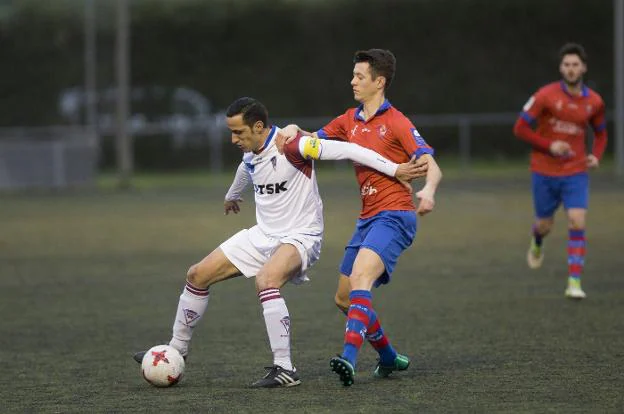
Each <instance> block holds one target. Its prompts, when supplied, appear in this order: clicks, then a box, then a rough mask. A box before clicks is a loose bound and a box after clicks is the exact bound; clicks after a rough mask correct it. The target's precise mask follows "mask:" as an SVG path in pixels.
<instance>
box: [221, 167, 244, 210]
mask: <svg viewBox="0 0 624 414" xmlns="http://www.w3.org/2000/svg"><path fill="white" fill-rule="evenodd" d="M250 182H251V177H250V176H249V172H248V171H247V167H246V166H245V163H244V162H241V163H240V164H239V165H238V168H237V169H236V175H235V176H234V181H233V182H232V185H230V189H229V190H228V192H227V194H225V201H224V202H223V213H224V214H225V215H226V216H227V215H228V214H229V213H230V212H232V213H234V214H238V212H239V211H240V206H239V205H238V204H239V203H242V202H243V198H242V197H241V195H242V194H243V191H244V190H245V188H247V186H248V185H249V183H250Z"/></svg>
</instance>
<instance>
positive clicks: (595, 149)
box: [592, 129, 607, 160]
mask: <svg viewBox="0 0 624 414" xmlns="http://www.w3.org/2000/svg"><path fill="white" fill-rule="evenodd" d="M606 148H607V131H606V130H604V129H603V130H602V131H600V132H596V133H595V134H594V144H593V146H592V154H594V156H595V157H596V158H598V159H599V160H600V159H602V155H603V154H604V152H605V149H606Z"/></svg>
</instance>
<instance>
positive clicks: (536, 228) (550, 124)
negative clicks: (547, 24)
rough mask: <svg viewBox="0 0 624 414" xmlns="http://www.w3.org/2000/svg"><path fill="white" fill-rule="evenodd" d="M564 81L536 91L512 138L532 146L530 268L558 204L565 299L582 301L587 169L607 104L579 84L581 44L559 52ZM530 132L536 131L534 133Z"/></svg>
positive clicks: (595, 161) (583, 64) (600, 148)
mask: <svg viewBox="0 0 624 414" xmlns="http://www.w3.org/2000/svg"><path fill="white" fill-rule="evenodd" d="M559 58H560V64H559V71H560V72H561V76H562V79H561V80H560V81H558V82H553V83H551V84H548V85H546V86H544V87H543V88H541V89H540V90H538V91H537V92H536V93H535V94H534V95H533V96H531V98H530V99H529V101H528V102H527V103H526V104H525V106H524V108H523V112H522V113H521V114H520V117H519V118H518V120H517V121H516V124H515V126H514V134H515V135H516V136H517V137H518V138H520V139H523V140H525V141H527V142H529V143H530V144H531V145H532V146H533V150H532V152H531V171H532V182H533V184H532V188H533V203H534V208H535V217H536V219H535V223H534V225H533V237H532V239H531V245H530V247H529V251H528V253H527V261H528V264H529V267H530V268H532V269H536V268H539V267H540V266H541V265H542V261H543V259H544V254H543V249H542V241H543V238H544V237H545V236H546V235H547V234H548V233H549V232H550V231H551V229H552V226H553V224H554V219H553V217H554V214H555V211H556V210H557V208H558V207H559V205H560V204H561V203H563V206H564V208H565V210H566V213H567V217H568V229H569V239H568V287H567V289H566V290H565V295H566V297H568V298H573V299H583V298H585V296H586V295H585V292H584V291H583V290H582V289H581V273H582V271H583V266H584V264H585V218H586V214H587V207H588V198H589V177H588V175H587V169H588V168H597V167H598V165H599V162H600V159H601V157H602V154H603V153H604V150H605V147H606V145H607V131H606V124H605V105H604V102H603V101H602V98H601V97H600V95H598V94H597V93H596V92H594V91H593V90H591V89H589V88H588V87H587V86H585V85H584V84H583V75H584V74H585V72H586V71H587V55H586V54H585V50H584V49H583V47H582V46H581V45H578V44H574V43H569V44H566V45H564V46H563V47H562V49H561V51H560V53H559ZM588 125H589V126H591V127H592V129H593V130H594V141H593V146H592V149H591V152H590V153H589V154H587V152H586V148H585V138H586V137H585V130H586V128H587V126H588ZM533 127H535V128H536V129H535V130H534V129H533Z"/></svg>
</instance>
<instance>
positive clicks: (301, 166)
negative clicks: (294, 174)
mask: <svg viewBox="0 0 624 414" xmlns="http://www.w3.org/2000/svg"><path fill="white" fill-rule="evenodd" d="M302 137H303V135H302V134H301V132H299V133H298V134H297V136H296V137H295V139H293V140H292V141H291V142H289V143H288V144H286V145H284V156H286V159H287V160H288V162H290V163H291V164H292V165H293V166H294V167H295V168H296V169H298V170H300V171H301V172H303V173H304V174H305V175H307V176H308V177H311V176H312V159H310V158H306V157H304V156H303V155H301V152H300V151H299V143H300V142H301V138H302Z"/></svg>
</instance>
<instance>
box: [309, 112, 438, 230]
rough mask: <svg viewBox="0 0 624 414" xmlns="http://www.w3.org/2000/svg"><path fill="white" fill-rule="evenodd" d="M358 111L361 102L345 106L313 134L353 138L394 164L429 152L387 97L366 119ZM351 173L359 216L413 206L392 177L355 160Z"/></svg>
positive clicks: (410, 199) (412, 207)
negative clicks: (354, 178)
mask: <svg viewBox="0 0 624 414" xmlns="http://www.w3.org/2000/svg"><path fill="white" fill-rule="evenodd" d="M362 111H363V106H362V105H360V106H359V107H357V108H351V109H348V110H347V111H346V112H345V113H344V114H342V115H340V116H339V117H337V118H335V119H333V120H332V121H331V122H330V123H329V124H327V125H326V126H325V127H323V128H322V129H320V130H319V131H317V135H318V136H319V137H320V138H324V139H336V140H341V141H347V142H353V143H355V144H358V145H360V146H362V147H365V148H369V149H371V150H373V151H375V152H376V153H378V154H379V155H382V156H384V157H386V158H387V159H389V160H390V161H393V162H395V163H397V164H401V163H404V162H407V161H409V160H410V158H411V157H412V156H413V155H415V156H416V157H420V156H421V155H423V154H433V149H432V148H431V147H430V146H429V145H427V143H426V142H425V140H424V139H423V137H422V136H421V135H420V133H419V132H418V130H417V129H416V127H414V125H413V124H412V122H411V121H410V120H409V119H407V117H406V116H405V115H403V114H402V113H401V112H400V111H399V110H397V109H396V108H394V107H393V106H392V105H391V104H390V102H389V101H388V100H385V101H384V103H383V104H382V105H381V106H380V107H379V109H378V110H377V112H376V113H375V115H374V116H372V117H371V118H369V119H368V120H365V119H364V117H363V114H362ZM355 173H356V176H357V180H358V183H359V184H360V194H361V197H362V210H361V212H360V218H368V217H372V216H374V215H376V214H378V213H379V212H381V211H387V210H415V207H414V202H413V201H412V195H411V194H410V193H409V192H408V191H407V189H406V188H405V187H404V186H403V185H401V183H399V182H398V181H397V180H396V179H395V178H394V177H388V176H386V175H384V174H382V173H380V172H378V171H376V170H373V169H371V168H368V167H365V166H363V165H359V164H355Z"/></svg>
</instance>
